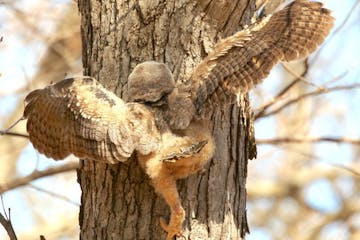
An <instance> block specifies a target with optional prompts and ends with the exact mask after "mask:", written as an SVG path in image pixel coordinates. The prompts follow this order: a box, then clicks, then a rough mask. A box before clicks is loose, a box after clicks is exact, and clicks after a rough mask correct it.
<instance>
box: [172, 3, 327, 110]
mask: <svg viewBox="0 0 360 240" xmlns="http://www.w3.org/2000/svg"><path fill="white" fill-rule="evenodd" d="M333 21H334V19H333V17H332V16H331V15H330V11H329V10H327V9H325V8H323V5H322V4H321V3H319V2H309V1H306V0H296V1H294V2H292V3H291V4H289V5H288V6H287V7H285V8H284V9H282V10H281V11H279V12H276V13H275V14H274V15H273V16H268V17H266V18H264V19H263V20H262V21H261V22H260V23H258V24H255V25H252V26H250V27H249V28H246V29H244V30H243V31H240V32H238V33H236V34H234V35H233V36H230V37H228V38H226V39H224V40H222V41H220V42H219V43H218V44H216V46H215V47H214V50H213V52H211V53H210V54H209V55H208V56H207V57H206V58H205V59H204V60H203V61H202V62H201V63H200V64H199V66H198V67H197V68H196V69H195V70H194V71H193V73H192V76H191V79H190V81H189V82H190V84H192V88H191V91H192V92H191V98H192V99H193V101H194V105H195V109H196V110H195V114H196V115H200V116H202V115H203V113H206V112H208V111H209V107H211V105H214V104H220V103H224V102H222V101H223V100H225V103H228V102H227V101H228V100H229V99H234V98H231V97H224V96H229V94H232V95H235V94H237V93H239V92H242V93H245V92H247V91H249V90H250V89H252V88H253V87H254V85H256V84H258V83H260V82H261V81H262V80H263V79H264V78H265V77H267V76H268V74H269V72H270V70H271V69H272V68H273V67H274V65H276V64H277V63H278V62H279V61H291V60H295V59H299V58H302V57H305V56H306V55H308V54H309V53H311V52H313V51H314V50H315V49H316V48H317V47H318V45H320V44H321V43H322V42H323V41H324V39H325V38H326V36H327V35H328V34H329V32H330V29H331V28H332V26H333ZM178 88H181V87H178ZM221 92H223V93H221ZM221 96H222V97H221ZM217 101H221V102H217Z"/></svg>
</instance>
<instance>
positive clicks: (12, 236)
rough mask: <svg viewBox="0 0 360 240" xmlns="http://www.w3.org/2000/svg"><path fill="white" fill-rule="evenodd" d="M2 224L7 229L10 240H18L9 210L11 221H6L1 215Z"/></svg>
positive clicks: (0, 221)
mask: <svg viewBox="0 0 360 240" xmlns="http://www.w3.org/2000/svg"><path fill="white" fill-rule="evenodd" d="M0 224H1V225H2V226H3V227H4V228H5V230H6V232H7V234H8V236H9V238H10V240H17V237H16V234H15V231H14V228H13V226H12V223H11V220H10V209H9V219H6V218H5V217H4V215H2V213H0Z"/></svg>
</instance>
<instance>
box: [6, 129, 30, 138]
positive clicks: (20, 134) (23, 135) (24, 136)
mask: <svg viewBox="0 0 360 240" xmlns="http://www.w3.org/2000/svg"><path fill="white" fill-rule="evenodd" d="M2 135H7V136H13V137H23V138H29V135H27V134H22V133H16V132H7V131H3V130H0V136H2Z"/></svg>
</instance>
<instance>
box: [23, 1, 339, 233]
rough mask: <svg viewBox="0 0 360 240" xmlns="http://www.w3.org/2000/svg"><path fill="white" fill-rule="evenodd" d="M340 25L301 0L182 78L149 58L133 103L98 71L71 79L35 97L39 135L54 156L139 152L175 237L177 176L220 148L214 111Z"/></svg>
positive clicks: (33, 133)
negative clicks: (212, 117) (212, 128)
mask: <svg viewBox="0 0 360 240" xmlns="http://www.w3.org/2000/svg"><path fill="white" fill-rule="evenodd" d="M332 25H333V18H332V17H331V15H330V11H329V10H327V9H325V8H323V7H322V4H321V3H318V2H309V1H305V0H296V1H294V2H293V3H291V4H290V5H288V6H287V7H285V8H284V9H283V10H281V11H279V12H277V13H275V14H274V15H273V16H268V17H266V18H264V19H263V20H262V21H260V22H259V23H258V24H254V25H251V26H250V27H248V28H245V29H244V30H242V31H240V32H237V33H236V34H234V35H233V36H230V37H228V38H225V39H223V40H221V41H220V42H219V43H217V44H216V45H215V47H214V50H213V51H212V52H211V53H209V55H208V56H207V57H206V58H205V59H204V60H203V61H202V62H201V63H200V64H199V65H198V66H197V67H196V68H195V69H194V70H193V72H192V74H191V76H190V77H189V79H187V80H185V81H178V83H177V84H175V82H174V80H173V77H172V74H171V72H170V70H169V69H168V68H167V66H166V65H165V64H163V63H156V62H144V63H142V64H139V65H138V66H136V67H135V69H134V70H133V72H132V73H131V74H130V76H129V82H128V87H129V91H128V92H129V101H128V102H124V101H123V100H121V99H120V98H118V97H117V96H116V95H115V94H113V93H112V92H110V91H108V90H106V89H105V88H103V87H102V86H101V85H100V84H99V83H98V82H97V81H96V80H95V79H93V78H90V77H83V78H72V79H65V80H63V81H61V82H58V83H56V84H53V85H50V86H48V87H46V88H44V89H40V90H35V91H33V92H31V93H30V94H29V95H28V96H27V97H26V99H25V100H26V103H27V105H26V107H25V110H24V117H25V118H27V119H28V122H27V130H28V132H29V136H30V141H31V142H32V143H33V145H34V147H35V148H36V149H38V151H39V152H41V153H44V154H45V155H46V156H48V157H51V158H54V159H63V158H65V157H66V156H68V155H69V154H71V153H72V154H74V155H75V156H77V157H79V158H83V159H86V160H93V161H102V162H105V163H117V162H119V161H120V162H123V161H126V160H127V159H128V158H129V157H130V156H131V155H132V154H133V152H136V154H137V158H138V160H139V162H140V165H141V166H142V168H143V169H144V170H145V172H146V173H147V174H148V175H149V176H150V179H151V181H152V183H153V185H154V188H155V190H156V192H157V193H158V194H160V195H161V196H162V197H163V198H164V199H165V201H166V202H167V204H168V205H169V207H170V209H171V218H170V222H169V224H166V223H165V222H164V221H161V226H162V227H163V228H164V230H165V231H167V233H168V236H167V239H168V240H169V239H172V238H173V237H174V236H175V235H177V234H180V233H181V229H182V223H183V220H184V216H185V214H184V210H183V208H182V206H181V202H180V198H179V194H178V191H177V188H176V180H177V179H179V178H184V177H187V176H189V175H190V174H193V173H196V172H198V171H199V170H200V169H202V168H203V166H204V164H205V163H206V162H208V161H209V159H211V157H212V156H213V153H214V148H215V146H214V140H213V137H212V135H211V133H210V130H209V128H208V127H207V124H208V118H207V114H206V113H207V112H208V111H209V110H210V109H212V107H213V106H214V105H219V104H230V103H233V101H234V99H235V98H234V96H235V95H236V94H238V93H245V92H247V91H248V90H250V89H251V88H252V87H253V86H254V85H255V84H257V83H259V82H260V81H261V80H262V79H264V78H265V77H266V76H267V75H268V74H269V71H270V70H271V68H272V67H273V66H274V65H275V64H276V63H277V62H278V61H282V60H283V61H291V60H294V59H298V58H301V57H304V56H306V55H307V54H309V53H311V52H312V51H314V50H315V49H316V47H317V46H318V45H319V44H321V43H322V42H323V40H324V39H325V37H326V36H327V35H328V33H329V31H330V29H331V27H332Z"/></svg>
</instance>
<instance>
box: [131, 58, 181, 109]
mask: <svg viewBox="0 0 360 240" xmlns="http://www.w3.org/2000/svg"><path fill="white" fill-rule="evenodd" d="M174 87H175V82H174V79H173V76H172V73H171V71H170V69H169V68H168V67H167V66H166V65H165V64H164V63H159V62H154V61H147V62H143V63H140V64H139V65H137V66H136V67H135V68H134V70H133V71H132V73H131V74H130V75H129V79H128V94H129V101H131V102H132V101H137V102H147V103H155V102H158V101H159V100H161V99H162V98H163V97H164V96H166V95H167V94H169V93H171V92H172V91H173V89H174Z"/></svg>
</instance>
